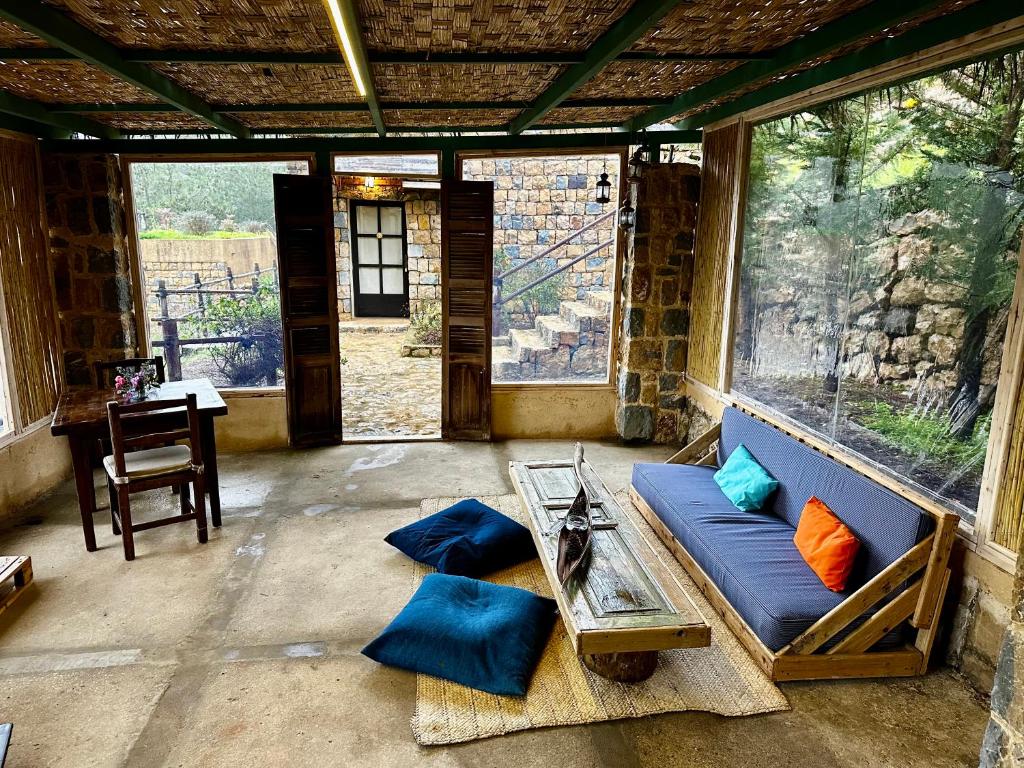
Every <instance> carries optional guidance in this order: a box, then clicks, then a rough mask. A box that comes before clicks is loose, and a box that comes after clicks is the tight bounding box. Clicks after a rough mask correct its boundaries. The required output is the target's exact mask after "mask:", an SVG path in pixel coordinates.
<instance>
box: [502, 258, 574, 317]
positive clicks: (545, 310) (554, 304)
mask: <svg viewBox="0 0 1024 768" xmlns="http://www.w3.org/2000/svg"><path fill="white" fill-rule="evenodd" d="M520 263H522V262H520ZM513 266H515V262H514V261H513V259H512V257H511V256H509V255H508V253H507V252H506V251H505V249H504V248H498V249H497V250H495V252H494V277H495V280H497V278H498V275H500V274H501V273H502V272H506V271H507V270H509V269H511V268H512V267H513ZM555 266H556V263H555V260H554V259H541V260H540V261H535V262H533V263H532V264H530V265H529V266H527V267H523V268H522V269H520V270H518V271H517V272H514V273H513V274H511V275H509V276H508V277H506V278H504V279H503V280H502V283H501V295H502V296H503V297H504V296H511V295H512V294H514V293H515V292H516V291H519V290H521V289H522V288H524V287H526V286H527V285H529V284H530V283H532V282H533V281H535V280H537V279H539V278H541V277H543V276H544V275H546V274H547V273H548V272H550V271H551V270H552V269H553V268H554V267H555ZM567 279H568V272H560V273H559V274H557V275H554V276H552V277H549V278H548V279H547V280H544V281H543V282H541V283H538V284H537V285H535V286H534V287H533V288H530V289H529V290H527V291H524V292H523V293H521V294H520V295H519V296H516V297H515V298H514V299H512V300H511V301H508V302H505V303H503V304H502V305H501V324H502V326H503V327H505V328H509V327H511V326H512V323H513V321H514V318H515V316H516V315H526V316H527V318H528V321H527V325H532V324H533V318H535V317H537V316H538V315H549V314H554V313H556V312H558V305H559V303H560V302H561V300H562V296H563V293H562V292H563V289H564V288H565V282H566V280H567ZM497 330H498V329H495V332H497Z"/></svg>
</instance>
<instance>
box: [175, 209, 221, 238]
mask: <svg viewBox="0 0 1024 768" xmlns="http://www.w3.org/2000/svg"><path fill="white" fill-rule="evenodd" d="M178 228H179V229H182V230H184V231H185V232H188V233H189V234H190V235H205V234H206V233H207V232H212V231H213V230H214V229H216V228H217V219H216V218H215V217H214V216H213V214H211V213H206V212H205V211H189V212H187V213H183V214H181V223H180V225H179V227H178Z"/></svg>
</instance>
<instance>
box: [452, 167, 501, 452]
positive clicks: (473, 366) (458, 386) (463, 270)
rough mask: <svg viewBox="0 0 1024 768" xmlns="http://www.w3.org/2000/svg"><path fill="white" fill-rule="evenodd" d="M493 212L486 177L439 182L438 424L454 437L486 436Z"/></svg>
mask: <svg viewBox="0 0 1024 768" xmlns="http://www.w3.org/2000/svg"><path fill="white" fill-rule="evenodd" d="M493 217H494V185H493V184H492V182H489V181H456V180H450V179H446V180H444V181H442V182H441V282H442V293H443V335H442V350H443V358H442V382H443V393H442V403H441V425H442V427H441V429H442V434H443V435H444V437H446V438H451V439H456V440H490V439H491V273H492V265H493V258H494V257H493V253H494V218H493Z"/></svg>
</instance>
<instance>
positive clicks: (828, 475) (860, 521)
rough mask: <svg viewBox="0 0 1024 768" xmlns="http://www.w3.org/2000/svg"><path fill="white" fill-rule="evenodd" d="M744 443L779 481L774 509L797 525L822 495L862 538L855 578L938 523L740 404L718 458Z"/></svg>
mask: <svg viewBox="0 0 1024 768" xmlns="http://www.w3.org/2000/svg"><path fill="white" fill-rule="evenodd" d="M741 444H742V445H743V447H745V448H746V449H747V450H748V451H750V454H751V455H752V456H753V457H754V459H756V460H757V463H758V464H760V465H761V466H762V467H764V468H765V470H767V471H768V473H769V474H771V476H772V477H774V478H775V479H776V480H778V481H779V488H778V490H777V491H776V492H775V495H774V496H773V497H772V498H771V500H770V502H769V506H770V508H771V510H772V511H773V512H774V513H775V514H776V515H777V516H778V517H781V518H782V519H783V520H785V521H786V522H787V523H789V525H790V526H791V527H792V528H794V529H796V526H797V525H798V524H799V523H800V515H801V513H802V512H803V509H804V504H806V503H807V500H808V499H809V498H811V496H817V497H818V498H819V499H821V500H822V501H823V502H825V504H827V505H828V508H829V509H831V510H832V511H833V512H834V513H835V515H836V517H838V518H839V519H840V520H842V521H843V523H844V524H845V525H846V526H847V527H848V528H849V529H850V530H851V531H853V535H854V536H856V537H857V539H858V540H859V541H860V543H861V548H860V553H859V555H858V557H857V561H856V563H855V564H854V568H853V572H852V573H851V574H850V583H852V584H858V585H859V584H863V583H864V582H865V581H867V580H868V579H870V578H871V577H872V576H875V575H877V574H878V573H880V572H881V571H882V570H884V569H885V568H886V567H887V566H889V565H891V564H892V563H893V562H894V561H896V560H897V559H899V558H900V557H901V556H902V555H904V554H905V553H906V552H907V550H909V549H910V548H911V547H913V546H914V544H916V543H917V542H919V541H920V540H921V539H923V538H924V537H925V536H926V535H927V534H928V533H929V532H930V530H931V528H932V527H933V524H932V520H931V518H930V517H929V516H928V515H925V514H923V513H922V512H921V510H920V509H919V508H918V507H916V506H915V505H914V504H912V503H911V502H909V501H907V500H906V499H904V498H902V497H901V496H898V495H897V494H895V493H893V492H892V491H890V490H889V489H888V488H883V487H882V486H881V485H879V484H878V483H876V482H874V481H873V480H869V479H868V478H866V477H864V476H863V475H861V474H859V473H857V472H854V471H853V470H852V469H850V468H848V467H845V466H843V465H842V464H839V463H838V462H836V461H833V460H832V459H830V458H829V457H828V456H825V455H824V454H823V453H821V452H819V451H816V450H814V449H813V448H810V447H809V446H807V445H804V444H803V443H801V442H799V441H798V440H795V439H793V438H792V437H790V436H789V435H787V434H785V433H784V432H781V431H780V430H778V429H776V428H775V427H773V426H771V425H769V424H766V423H764V422H763V421H761V420H760V419H755V418H754V417H753V416H750V415H748V414H746V413H743V412H742V411H739V410H737V409H736V408H726V409H725V411H724V413H723V414H722V438H721V440H720V441H719V443H718V461H719V462H720V463H721V462H724V461H725V460H726V459H727V458H728V457H729V456H730V455H731V454H732V452H733V451H735V450H737V448H738V447H739V446H740V445H741Z"/></svg>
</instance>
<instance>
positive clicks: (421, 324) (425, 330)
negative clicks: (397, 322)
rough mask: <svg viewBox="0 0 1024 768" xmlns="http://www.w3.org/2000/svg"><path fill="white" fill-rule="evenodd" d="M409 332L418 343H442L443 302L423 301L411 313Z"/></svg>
mask: <svg viewBox="0 0 1024 768" xmlns="http://www.w3.org/2000/svg"><path fill="white" fill-rule="evenodd" d="M409 333H410V335H411V336H412V340H413V341H414V342H415V343H416V344H440V343H441V302H439V301H421V302H419V303H418V304H416V305H415V306H414V307H413V308H412V312H411V313H410V314H409Z"/></svg>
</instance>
